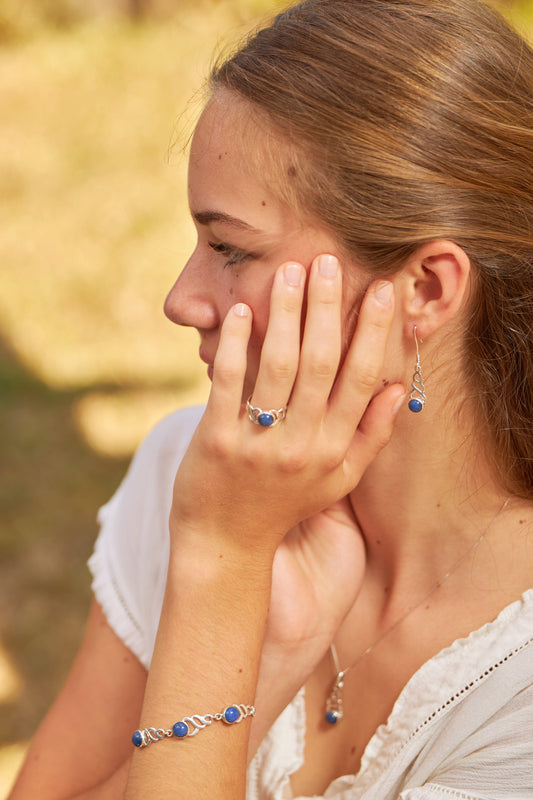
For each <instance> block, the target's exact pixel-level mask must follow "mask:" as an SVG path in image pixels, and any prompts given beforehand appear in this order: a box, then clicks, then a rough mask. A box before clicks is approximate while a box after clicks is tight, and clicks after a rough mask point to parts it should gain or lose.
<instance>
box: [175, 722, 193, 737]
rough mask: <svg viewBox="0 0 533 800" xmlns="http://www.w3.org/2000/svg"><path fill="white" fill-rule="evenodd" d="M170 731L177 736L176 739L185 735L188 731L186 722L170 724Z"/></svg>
mask: <svg viewBox="0 0 533 800" xmlns="http://www.w3.org/2000/svg"><path fill="white" fill-rule="evenodd" d="M172 733H173V734H174V736H177V737H178V739H183V737H184V736H187V734H188V733H189V728H188V726H187V723H186V722H176V723H175V724H174V725H173V726H172Z"/></svg>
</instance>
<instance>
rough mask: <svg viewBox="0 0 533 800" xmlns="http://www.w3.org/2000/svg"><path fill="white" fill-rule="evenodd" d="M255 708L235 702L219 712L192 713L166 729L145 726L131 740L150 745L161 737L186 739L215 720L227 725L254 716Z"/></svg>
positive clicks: (137, 745) (137, 744)
mask: <svg viewBox="0 0 533 800" xmlns="http://www.w3.org/2000/svg"><path fill="white" fill-rule="evenodd" d="M254 714H255V708H254V707H253V706H244V705H241V704H238V705H237V704H235V705H232V706H227V707H226V708H225V709H224V711H221V712H220V713H218V714H203V715H200V714H192V715H191V716H190V717H184V718H183V719H180V720H179V721H178V722H175V723H174V725H173V726H172V728H170V729H168V730H165V729H164V728H144V729H143V730H139V731H135V733H134V734H133V736H132V737H131V741H132V742H133V744H134V745H135V747H148V745H149V744H152V742H158V741H159V740H160V739H165V738H169V739H170V738H172V737H173V736H174V737H176V738H177V739H185V738H186V737H188V736H196V734H197V733H198V731H201V730H202V729H203V728H207V727H209V725H212V724H213V722H225V723H226V724H227V725H234V724H235V723H236V722H241V720H243V719H246V717H253V716H254Z"/></svg>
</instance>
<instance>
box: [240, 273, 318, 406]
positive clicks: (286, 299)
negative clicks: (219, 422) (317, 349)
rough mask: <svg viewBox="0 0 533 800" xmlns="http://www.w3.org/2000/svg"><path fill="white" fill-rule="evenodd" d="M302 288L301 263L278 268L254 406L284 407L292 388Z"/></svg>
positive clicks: (296, 363) (303, 276) (298, 334)
mask: <svg viewBox="0 0 533 800" xmlns="http://www.w3.org/2000/svg"><path fill="white" fill-rule="evenodd" d="M304 287H305V270H304V268H303V267H302V265H301V264H297V263H295V262H288V263H287V264H284V265H283V266H282V267H281V268H280V269H279V270H278V271H277V273H276V275H275V278H274V284H273V287H272V295H271V301H270V317H269V323H268V330H267V333H266V336H265V340H264V342H263V347H262V350H261V362H260V366H259V373H258V375H257V381H256V384H255V388H254V393H253V405H254V406H259V407H260V408H263V409H264V410H268V409H272V408H273V409H279V408H281V407H282V406H284V405H285V404H286V403H287V401H288V399H289V396H290V393H291V391H292V387H293V384H294V379H295V377H296V373H297V370H298V363H299V358H300V325H301V322H300V319H301V310H302V302H303V294H304Z"/></svg>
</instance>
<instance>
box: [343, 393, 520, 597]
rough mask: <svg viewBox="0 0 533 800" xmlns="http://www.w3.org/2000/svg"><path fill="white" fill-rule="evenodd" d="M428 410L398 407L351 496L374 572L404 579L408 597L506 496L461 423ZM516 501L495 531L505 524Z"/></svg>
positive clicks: (478, 530) (438, 573)
mask: <svg viewBox="0 0 533 800" xmlns="http://www.w3.org/2000/svg"><path fill="white" fill-rule="evenodd" d="M428 411H429V409H428V408H427V407H426V408H425V409H424V411H423V412H422V413H421V414H417V415H410V414H409V412H408V411H405V412H403V411H402V412H401V413H400V418H399V419H398V423H397V426H396V428H395V432H394V435H393V438H392V440H391V442H390V443H389V445H388V446H387V447H386V448H385V449H384V450H383V451H382V453H381V454H380V455H379V456H378V458H377V459H375V461H374V462H373V464H372V465H371V467H370V468H369V469H368V470H367V472H366V473H365V476H364V478H363V479H362V481H361V482H360V484H359V485H358V487H357V488H356V489H355V491H354V492H353V493H352V495H351V501H352V505H353V508H354V511H355V514H356V517H357V520H358V522H359V525H360V527H361V529H362V532H363V535H364V537H365V542H366V548H367V559H368V568H369V570H370V571H371V572H373V573H374V574H375V575H376V576H377V577H378V579H379V583H380V584H381V585H384V586H387V587H393V586H394V585H395V584H398V582H400V584H404V585H405V586H409V587H410V594H411V595H413V594H415V595H416V594H421V593H423V592H424V590H425V589H427V587H429V586H431V585H432V584H433V583H434V582H435V581H437V580H439V579H440V578H441V577H442V574H443V573H445V572H446V571H447V568H448V567H449V566H451V565H452V564H453V563H454V562H455V561H456V560H457V558H458V556H460V555H461V554H462V553H466V552H467V551H468V549H469V548H470V547H471V546H472V545H473V544H474V542H475V541H476V540H477V538H479V536H480V535H481V534H482V532H483V530H484V529H485V528H486V527H487V525H489V524H490V522H491V520H492V518H493V517H494V516H495V515H496V514H497V512H498V511H499V509H500V508H501V507H502V506H503V504H504V502H505V500H506V497H507V496H508V493H506V492H505V491H504V490H503V489H501V487H499V486H498V485H497V484H496V483H495V481H494V480H493V479H492V478H491V475H490V472H489V469H488V466H487V464H486V463H485V462H484V461H483V458H482V457H481V455H480V453H479V452H477V451H476V449H475V447H474V445H473V437H470V436H468V435H467V434H466V432H464V431H463V432H462V431H460V430H459V428H458V426H457V424H456V423H455V424H452V423H449V424H448V425H446V423H445V422H444V421H443V420H444V417H443V416H442V415H441V413H439V409H437V410H436V411H435V412H433V413H431V411H429V413H428ZM440 412H442V409H440ZM413 417H415V418H414V419H413ZM512 505H516V503H515V502H514V501H513V503H511V505H510V508H509V509H506V511H505V514H503V515H502V516H504V517H505V518H506V519H505V522H504V524H503V525H502V524H501V520H500V519H498V523H499V524H498V526H497V527H498V530H501V531H503V530H504V529H506V528H507V529H508V524H509V518H510V517H511V516H513V514H511V506H512ZM519 505H521V504H520V503H519ZM526 505H527V504H526ZM531 518H532V514H531V505H530V508H529V519H531ZM495 527H496V526H495ZM491 534H492V532H491ZM494 538H496V536H495V537H494Z"/></svg>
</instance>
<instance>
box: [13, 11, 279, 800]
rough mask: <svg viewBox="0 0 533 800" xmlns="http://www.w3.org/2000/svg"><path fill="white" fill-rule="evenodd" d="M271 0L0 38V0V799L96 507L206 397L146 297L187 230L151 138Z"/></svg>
mask: <svg viewBox="0 0 533 800" xmlns="http://www.w3.org/2000/svg"><path fill="white" fill-rule="evenodd" d="M31 5H32V4H31V3H29V4H28V6H31ZM38 5H39V4H37V5H36V6H35V7H37V8H38ZM273 5H274V3H273V2H269V1H268V0H249V1H248V2H242V0H241V1H240V2H237V0H235V2H230V1H229V0H228V2H221V3H216V2H208V0H205V2H203V3H202V2H200V3H196V4H192V3H183V4H182V3H180V4H179V5H178V4H175V6H174V7H175V8H179V13H177V14H174V15H173V16H172V15H171V16H169V15H168V14H167V15H166V16H162V17H161V18H159V17H158V16H157V15H155V17H147V19H146V20H144V21H142V22H135V23H132V22H128V20H127V19H125V18H124V17H120V16H119V15H115V16H99V15H95V16H93V17H87V19H83V20H81V21H80V20H77V21H76V20H72V19H71V20H69V21H68V25H67V24H66V23H65V24H62V25H59V24H56V23H54V24H49V25H47V26H40V25H39V24H38V23H39V20H38V19H37V21H35V19H36V17H35V15H34V18H33V22H32V24H29V22H28V18H26V19H25V20H22V21H21V19H20V15H19V18H15V17H12V18H10V21H11V28H10V35H9V36H6V35H4V37H2V32H4V34H5V30H6V26H5V25H4V26H3V27H2V21H5V18H6V13H5V11H6V6H7V4H6V2H5V1H4V2H2V3H0V97H1V98H2V100H1V103H0V442H1V445H0V447H1V456H0V526H1V528H0V797H3V796H5V794H6V793H7V786H8V785H9V783H10V782H11V780H12V777H13V774H14V770H15V768H16V765H17V763H18V762H19V761H20V758H21V753H22V752H23V743H24V742H26V741H27V740H28V739H29V737H30V736H31V734H32V733H33V731H34V730H35V728H36V727H37V725H38V722H39V720H40V719H41V718H42V716H43V714H44V713H45V711H46V709H47V708H48V707H49V705H50V703H51V701H52V699H53V697H54V695H55V694H56V692H57V691H58V689H59V688H60V686H61V684H62V682H63V680H64V678H65V675H66V672H67V670H68V668H69V665H70V663H71V662H72V658H73V655H74V652H75V650H76V649H77V646H78V643H79V641H80V638H81V636H82V633H83V626H84V620H85V617H86V613H87V607H88V603H89V598H90V588H89V575H88V573H87V570H86V566H85V564H86V560H87V557H88V556H89V554H90V552H91V549H92V545H93V541H94V538H95V535H96V532H97V531H96V523H95V514H96V510H97V508H98V507H99V506H100V505H101V504H102V503H103V502H105V501H106V500H107V499H108V498H109V496H110V495H111V493H112V492H113V491H114V489H115V488H116V486H117V485H118V483H119V482H120V479H121V477H122V475H123V473H124V470H125V468H126V464H127V459H128V457H129V455H130V453H131V452H132V450H133V449H134V448H135V446H136V444H137V443H138V441H139V439H140V437H141V436H142V435H144V433H145V432H146V431H147V430H148V428H149V427H151V426H152V425H153V424H154V422H155V421H156V420H157V419H158V418H160V417H161V416H163V415H164V414H165V413H167V412H168V411H170V410H172V409H174V408H177V407H179V406H181V405H186V404H190V403H194V402H200V401H202V400H203V399H204V398H205V396H206V391H207V383H208V382H207V379H206V377H205V365H203V364H201V362H199V360H198V357H197V347H198V342H197V335H196V334H195V333H194V332H192V331H186V330H182V329H178V328H176V327H175V326H173V325H171V323H169V322H168V321H167V320H166V319H165V318H164V316H163V313H162V310H161V309H162V303H163V299H164V297H165V294H166V292H167V291H168V289H169V288H170V286H171V285H172V283H173V282H174V280H175V279H176V277H177V275H178V274H179V271H180V269H181V266H182V265H183V263H184V262H185V260H186V258H187V255H188V252H190V249H191V247H192V243H193V232H192V229H191V225H190V223H189V221H188V214H187V210H186V198H185V163H184V162H183V159H182V158H181V157H180V153H179V148H177V149H176V151H175V152H174V153H173V154H172V156H171V157H170V159H169V157H168V148H169V144H170V142H171V139H172V138H173V137H174V135H175V126H176V120H177V119H178V116H179V115H180V113H181V112H182V111H183V109H184V108H185V107H186V106H187V103H188V100H189V98H190V97H191V95H192V94H193V93H194V92H195V91H196V90H197V89H198V87H199V86H201V84H202V81H203V78H204V76H205V73H206V71H207V67H208V64H209V61H210V59H211V55H212V52H213V49H214V48H215V47H216V46H217V45H218V44H219V36H220V32H221V31H229V38H230V39H231V38H236V37H238V36H239V35H240V34H241V33H243V32H244V30H246V29H247V28H248V27H249V24H250V20H251V19H254V18H255V17H256V15H257V14H259V13H264V12H265V11H267V10H268V8H270V9H271V8H272V7H273ZM23 6H24V4H19V3H12V4H11V8H12V9H13V10H15V7H16V10H17V13H19V12H21V9H22V7H23ZM30 10H31V9H30ZM26 11H28V9H26ZM28 13H29V12H28ZM8 16H9V15H8ZM2 41H3V44H1V42H2ZM192 113H194V108H193V109H192V110H191V112H190V113H189V114H187V116H190V114H192ZM2 746H3V747H2Z"/></svg>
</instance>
